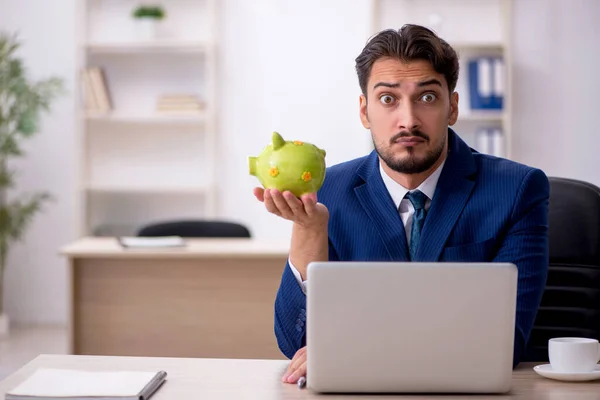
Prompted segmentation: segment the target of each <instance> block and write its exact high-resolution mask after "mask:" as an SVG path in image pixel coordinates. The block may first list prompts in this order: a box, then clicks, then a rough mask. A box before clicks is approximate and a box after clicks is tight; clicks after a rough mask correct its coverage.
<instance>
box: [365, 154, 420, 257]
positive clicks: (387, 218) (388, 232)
mask: <svg viewBox="0 0 600 400" xmlns="http://www.w3.org/2000/svg"><path fill="white" fill-rule="evenodd" d="M357 174H358V175H359V176H360V177H361V178H362V179H363V180H364V183H361V184H360V185H359V186H357V187H355V188H354V192H355V193H356V196H357V198H358V201H359V202H360V204H361V205H362V207H363V209H364V210H365V212H366V214H367V215H368V216H369V218H370V219H371V221H372V222H373V223H374V224H375V226H376V228H377V232H379V236H380V239H381V241H382V243H383V245H384V246H385V248H386V250H387V252H388V254H389V256H390V260H393V261H407V260H409V253H408V246H407V241H406V234H405V232H404V225H403V224H402V219H401V218H400V213H399V212H398V210H397V209H396V206H395V205H394V202H393V200H392V197H391V196H390V194H389V192H388V190H387V188H386V187H385V184H384V183H383V180H382V179H381V175H380V174H379V160H378V156H377V153H376V152H375V151H373V152H372V153H371V154H370V155H369V156H368V157H367V158H366V159H365V162H364V163H363V164H362V165H361V166H360V167H359V169H358V171H357Z"/></svg>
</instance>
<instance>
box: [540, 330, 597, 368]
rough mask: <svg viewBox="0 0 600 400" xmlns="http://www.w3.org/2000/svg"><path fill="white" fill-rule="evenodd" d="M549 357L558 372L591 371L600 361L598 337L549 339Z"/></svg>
mask: <svg viewBox="0 0 600 400" xmlns="http://www.w3.org/2000/svg"><path fill="white" fill-rule="evenodd" d="M548 358H549V359H550V365H552V369H553V370H554V371H557V372H591V371H594V369H595V368H596V365H597V364H598V362H600V344H599V343H598V340H596V339H588V338H578V337H562V338H553V339H550V340H549V341H548Z"/></svg>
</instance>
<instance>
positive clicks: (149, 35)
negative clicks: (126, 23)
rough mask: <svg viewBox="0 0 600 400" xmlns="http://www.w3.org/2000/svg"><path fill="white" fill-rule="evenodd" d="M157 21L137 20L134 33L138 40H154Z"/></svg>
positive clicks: (148, 19) (150, 19) (152, 19)
mask: <svg viewBox="0 0 600 400" xmlns="http://www.w3.org/2000/svg"><path fill="white" fill-rule="evenodd" d="M157 25H158V21H157V20H156V19H154V18H139V19H137V20H136V21H135V31H136V32H135V33H136V36H137V38H138V40H142V41H149V40H154V39H155V38H156V27H157Z"/></svg>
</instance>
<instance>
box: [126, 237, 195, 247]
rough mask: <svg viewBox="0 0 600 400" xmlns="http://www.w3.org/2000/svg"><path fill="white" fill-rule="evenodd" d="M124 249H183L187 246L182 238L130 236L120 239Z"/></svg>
mask: <svg viewBox="0 0 600 400" xmlns="http://www.w3.org/2000/svg"><path fill="white" fill-rule="evenodd" d="M118 240H119V243H120V244H121V246H123V247H140V248H156V247H182V246H185V240H183V238H182V237H180V236H161V237H138V236H130V237H129V236H128V237H120V238H118Z"/></svg>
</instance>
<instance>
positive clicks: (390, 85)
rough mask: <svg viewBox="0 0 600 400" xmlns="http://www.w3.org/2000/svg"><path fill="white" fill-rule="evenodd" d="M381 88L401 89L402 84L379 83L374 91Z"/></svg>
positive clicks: (374, 87)
mask: <svg viewBox="0 0 600 400" xmlns="http://www.w3.org/2000/svg"><path fill="white" fill-rule="evenodd" d="M379 86H385V87H389V88H392V89H395V88H399V87H400V84H399V83H389V82H378V83H376V84H375V86H373V89H377V88H378V87H379Z"/></svg>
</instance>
